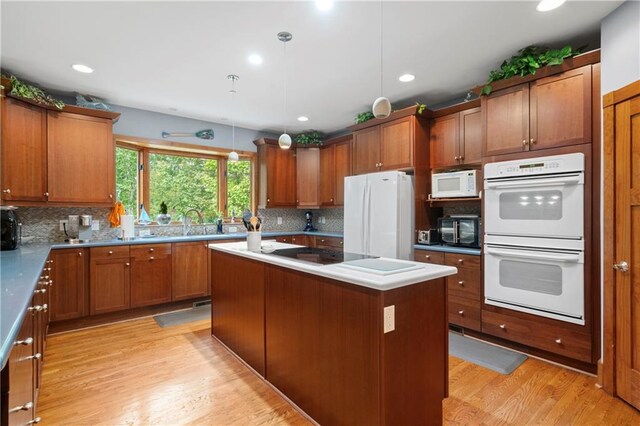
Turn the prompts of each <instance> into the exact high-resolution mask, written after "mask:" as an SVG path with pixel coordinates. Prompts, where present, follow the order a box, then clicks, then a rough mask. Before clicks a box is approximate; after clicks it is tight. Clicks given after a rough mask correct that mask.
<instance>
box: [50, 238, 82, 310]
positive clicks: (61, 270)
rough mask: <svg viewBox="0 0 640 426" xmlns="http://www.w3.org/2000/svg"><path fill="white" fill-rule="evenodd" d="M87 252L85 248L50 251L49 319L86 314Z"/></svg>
mask: <svg viewBox="0 0 640 426" xmlns="http://www.w3.org/2000/svg"><path fill="white" fill-rule="evenodd" d="M88 253H89V251H88V250H87V249H62V250H54V251H53V252H52V253H51V260H52V261H53V268H52V269H53V277H52V279H53V283H52V284H51V287H50V288H51V321H61V320H67V319H73V318H80V317H83V316H85V315H87V313H88V309H87V293H88V289H87V270H88V267H87V261H88V256H87V254H88Z"/></svg>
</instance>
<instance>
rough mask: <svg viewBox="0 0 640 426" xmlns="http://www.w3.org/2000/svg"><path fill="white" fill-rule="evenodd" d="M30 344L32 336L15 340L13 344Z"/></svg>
mask: <svg viewBox="0 0 640 426" xmlns="http://www.w3.org/2000/svg"><path fill="white" fill-rule="evenodd" d="M32 344H33V337H27V338H26V339H24V340H16V342H15V343H14V345H15V346H19V345H24V346H29V345H32Z"/></svg>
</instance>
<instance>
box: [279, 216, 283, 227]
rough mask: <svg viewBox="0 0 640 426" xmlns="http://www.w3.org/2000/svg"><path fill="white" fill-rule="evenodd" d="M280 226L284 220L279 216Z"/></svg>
mask: <svg viewBox="0 0 640 426" xmlns="http://www.w3.org/2000/svg"><path fill="white" fill-rule="evenodd" d="M278 225H282V218H281V217H280V216H278Z"/></svg>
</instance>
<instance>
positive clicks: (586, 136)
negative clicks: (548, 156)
mask: <svg viewBox="0 0 640 426" xmlns="http://www.w3.org/2000/svg"><path fill="white" fill-rule="evenodd" d="M529 119H530V123H531V137H530V140H529V142H530V147H531V149H544V148H555V147H558V146H565V145H575V144H581V143H591V65H587V66H584V67H582V68H577V69H574V70H570V71H567V72H564V73H562V74H560V75H554V76H551V77H547V78H542V79H540V80H536V81H534V82H533V83H531V107H530V116H529Z"/></svg>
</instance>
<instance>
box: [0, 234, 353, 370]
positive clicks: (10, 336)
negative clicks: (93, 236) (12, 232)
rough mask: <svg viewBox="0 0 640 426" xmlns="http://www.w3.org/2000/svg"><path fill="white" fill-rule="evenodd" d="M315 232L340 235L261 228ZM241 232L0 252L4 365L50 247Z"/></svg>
mask: <svg viewBox="0 0 640 426" xmlns="http://www.w3.org/2000/svg"><path fill="white" fill-rule="evenodd" d="M300 234H306V235H317V236H320V237H337V238H342V234H336V233H330V232H263V233H262V236H263V238H272V237H279V236H287V235H300ZM245 237H246V234H245V233H236V234H213V235H190V236H176V237H153V238H136V239H135V240H128V241H122V240H117V239H114V240H100V241H91V242H88V243H80V244H69V243H48V244H23V245H21V246H19V248H18V249H16V250H9V251H2V252H0V343H1V345H2V346H0V357H2V368H4V366H5V364H6V362H7V360H8V359H9V354H10V353H11V348H12V346H13V342H14V341H15V339H16V336H17V335H18V332H19V331H20V327H21V326H22V321H23V319H24V317H25V315H26V313H27V308H28V307H29V304H30V303H31V297H32V296H33V291H34V290H35V288H36V285H37V284H38V279H39V278H40V274H41V272H42V268H43V267H44V263H45V261H46V260H47V257H48V256H49V252H50V251H51V250H52V249H64V248H75V247H101V246H111V245H133V244H157V243H176V242H189V241H215V240H230V239H238V238H245Z"/></svg>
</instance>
